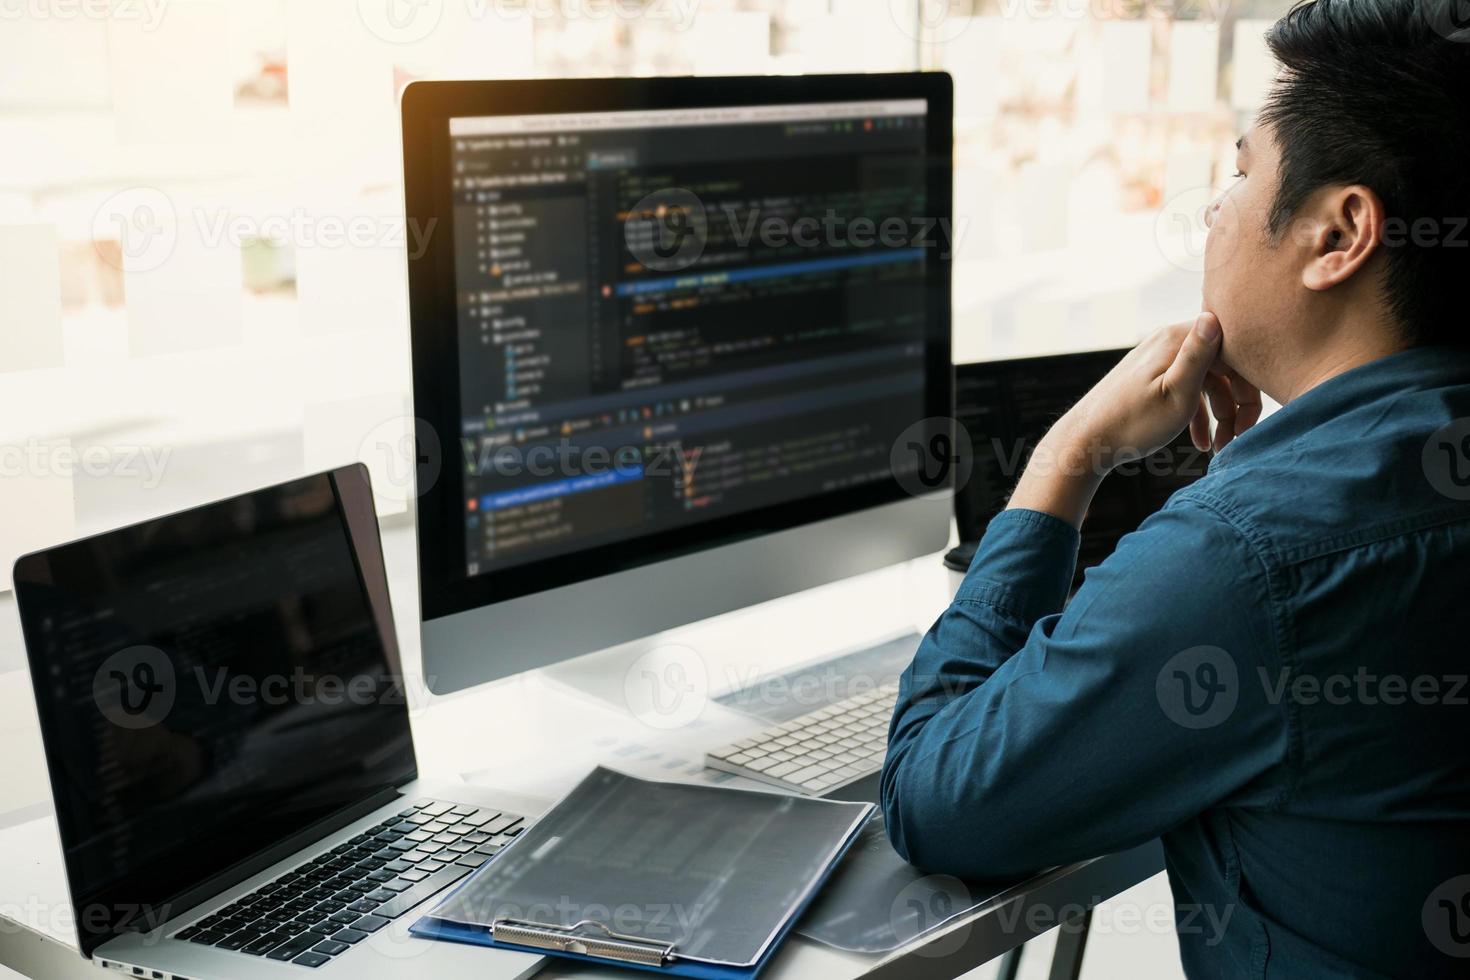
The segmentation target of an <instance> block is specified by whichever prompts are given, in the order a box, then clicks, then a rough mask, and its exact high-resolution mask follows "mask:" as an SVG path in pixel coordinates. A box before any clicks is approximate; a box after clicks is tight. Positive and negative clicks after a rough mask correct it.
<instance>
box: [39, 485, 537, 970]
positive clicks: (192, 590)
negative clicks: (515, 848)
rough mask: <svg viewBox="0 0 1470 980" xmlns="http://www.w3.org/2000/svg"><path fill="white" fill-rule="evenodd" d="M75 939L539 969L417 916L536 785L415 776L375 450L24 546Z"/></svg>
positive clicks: (126, 965)
mask: <svg viewBox="0 0 1470 980" xmlns="http://www.w3.org/2000/svg"><path fill="white" fill-rule="evenodd" d="M15 592H16V598H17V602H18V606H19V609H20V617H21V626H22V629H23V631H24V634H25V642H26V652H27V655H28V657H29V659H30V669H31V677H32V681H33V684H34V687H35V693H36V704H37V709H38V711H39V715H40V721H41V730H42V737H43V741H44V745H45V751H46V762H47V766H48V768H49V771H50V777H51V789H52V794H53V796H54V798H55V804H56V818H57V823H58V825H59V830H60V834H61V843H62V850H63V857H64V861H65V866H66V877H67V886H68V888H69V890H70V897H71V904H72V906H73V909H74V911H75V913H76V922H77V931H78V939H79V943H80V946H81V952H82V955H83V956H86V957H88V958H90V959H91V960H92V961H93V962H95V963H97V964H98V965H101V966H104V967H108V968H111V969H115V970H121V971H123V972H125V973H127V974H129V975H132V976H142V977H152V978H155V980H156V978H165V977H178V978H191V980H193V978H205V977H208V978H211V980H230V978H242V980H243V978H256V977H285V978H289V977H302V976H306V975H314V974H322V975H327V976H338V977H352V978H376V977H403V976H441V977H454V976H465V977H474V978H476V980H487V978H495V980H498V978H505V980H511V978H516V977H524V976H528V975H529V974H531V973H533V972H535V971H536V969H537V968H538V967H539V966H540V965H541V963H542V959H541V957H538V956H535V955H531V954H525V953H517V952H508V951H501V950H486V949H480V948H477V947H470V946H460V945H455V944H452V943H441V942H432V941H428V940H423V939H418V938H415V937H412V936H410V935H409V934H408V926H409V925H410V924H411V923H412V922H413V921H414V919H415V918H417V917H418V915H419V914H420V913H421V912H422V911H423V910H424V909H425V908H426V907H427V905H428V904H429V903H430V901H431V900H432V899H434V898H436V897H442V896H443V895H444V894H447V889H449V888H451V887H452V886H454V885H455V884H456V883H458V882H460V881H462V880H463V879H464V878H465V877H466V876H468V875H469V874H470V873H472V872H473V871H474V870H475V869H476V868H477V867H479V866H480V865H482V864H484V863H485V862H486V861H488V860H490V859H491V858H492V857H493V856H494V855H495V853H496V852H497V851H498V850H499V848H501V847H503V846H504V845H505V844H506V843H507V842H509V841H510V840H512V839H514V837H515V836H516V835H517V834H519V833H520V832H521V831H522V830H523V829H524V828H525V827H526V826H527V823H528V820H529V818H530V817H532V816H533V815H536V814H539V813H541V812H543V810H544V809H545V804H544V803H542V802H540V801H536V800H531V799H526V798H520V797H515V796H512V795H507V794H503V793H494V792H490V791H483V790H478V789H475V788H472V787H467V786H464V785H436V784H433V783H430V782H427V781H421V780H419V779H418V778H417V777H418V766H417V762H416V759H415V756H414V747H413V738H412V734H411V732H410V728H409V706H408V701H407V697H406V690H405V687H404V684H403V681H402V672H401V667H400V662H399V651H398V645H397V641H396V639H395V633H394V629H393V617H392V611H391V608H390V606H389V601H388V582H387V577H386V573H385V569H384V563H383V551H382V545H381V542H380V540H379V538H378V525H377V520H376V517H375V514H374V511H373V495H372V488H371V486H370V485H369V480H368V474H367V470H366V468H364V467H362V466H351V467H347V468H344V469H339V470H334V471H332V472H328V473H322V474H319V475H316V476H310V477H306V478H304V479H299V480H293V481H291V482H289V483H284V484H281V485H279V486H274V487H270V488H268V489H264V490H259V491H256V492H254V493H249V494H245V495H243V496H239V497H234V498H231V499H229V500H223V501H220V502H218V503H213V504H208V505H206V506H203V507H198V508H196V509H193V510H189V511H185V512H183V513H180V514H174V515H172V516H169V517H164V518H160V519H157V520H151V521H147V522H145V523H142V524H137V525H134V526H132V527H127V528H123V529H122V530H117V531H110V532H108V533H106V534H101V535H98V536H96V537H92V538H87V539H85V540H81V541H76V542H72V543H70V544H64V545H61V546H58V547H55V548H51V549H48V550H46V551H41V552H37V553H35V554H31V555H27V556H25V557H23V558H21V559H20V560H19V561H18V562H17V563H16V567H15Z"/></svg>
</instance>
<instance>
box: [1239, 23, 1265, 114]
mask: <svg viewBox="0 0 1470 980" xmlns="http://www.w3.org/2000/svg"><path fill="white" fill-rule="evenodd" d="M1272 23H1273V21H1269V20H1239V21H1236V22H1235V54H1234V56H1233V62H1232V65H1231V73H1230V104H1231V106H1233V107H1234V108H1236V109H1242V110H1251V109H1254V108H1256V107H1257V106H1259V105H1260V104H1261V102H1262V100H1263V99H1264V98H1265V95H1266V92H1267V90H1268V89H1269V88H1270V87H1271V81H1272V79H1273V78H1274V77H1275V73H1276V63H1275V61H1274V60H1273V59H1272V58H1271V53H1270V52H1269V51H1267V50H1266V38H1265V34H1266V30H1267V29H1268V28H1269V27H1270V26H1271V24H1272Z"/></svg>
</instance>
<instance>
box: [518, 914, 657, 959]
mask: <svg viewBox="0 0 1470 980" xmlns="http://www.w3.org/2000/svg"><path fill="white" fill-rule="evenodd" d="M490 935H491V936H492V937H493V938H494V939H495V940H496V941H497V942H505V943H510V944H512V945H515V946H530V947H532V948H534V949H545V950H550V951H551V952H556V953H577V954H580V955H583V956H592V957H596V958H597V959H605V960H617V961H619V962H623V963H637V964H639V965H641V966H663V965H665V964H666V963H668V961H669V960H671V959H673V957H674V944H673V943H656V942H651V941H650V940H647V939H642V938H640V937H638V936H625V935H622V934H621V933H616V932H613V931H612V930H611V929H609V928H608V927H607V926H605V925H603V924H602V923H601V922H594V921H592V920H591V919H583V920H582V921H581V922H578V923H576V924H575V925H571V926H563V925H547V924H545V923H542V922H529V921H527V920H525V919H496V920H495V921H494V922H492V923H491V924H490Z"/></svg>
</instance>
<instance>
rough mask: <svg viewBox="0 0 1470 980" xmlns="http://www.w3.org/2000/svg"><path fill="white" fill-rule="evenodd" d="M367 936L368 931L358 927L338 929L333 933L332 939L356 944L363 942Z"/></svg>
mask: <svg viewBox="0 0 1470 980" xmlns="http://www.w3.org/2000/svg"><path fill="white" fill-rule="evenodd" d="M367 937H368V934H367V933H365V932H359V931H358V930H356V929H338V930H337V931H336V932H334V933H332V939H334V940H335V941H337V942H339V943H352V944H354V945H355V944H357V943H360V942H362V941H363V940H364V939H366V938H367Z"/></svg>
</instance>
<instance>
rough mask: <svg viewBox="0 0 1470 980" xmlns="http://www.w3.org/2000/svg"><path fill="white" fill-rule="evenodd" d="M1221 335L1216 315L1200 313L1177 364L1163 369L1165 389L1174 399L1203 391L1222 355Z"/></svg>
mask: <svg viewBox="0 0 1470 980" xmlns="http://www.w3.org/2000/svg"><path fill="white" fill-rule="evenodd" d="M1220 338H1221V332H1220V321H1219V320H1217V319H1216V318H1215V314H1213V313H1201V314H1200V315H1199V317H1198V318H1197V319H1196V320H1195V321H1194V326H1193V327H1191V328H1190V331H1189V333H1188V335H1186V336H1185V338H1184V344H1183V346H1181V347H1180V348H1179V353H1178V354H1176V355H1175V357H1174V363H1173V364H1171V365H1170V366H1169V370H1167V371H1165V372H1164V376H1163V379H1162V380H1163V385H1164V391H1165V392H1166V393H1168V394H1170V395H1172V396H1173V397H1175V398H1181V399H1188V398H1193V397H1194V396H1195V395H1196V394H1198V393H1199V392H1200V391H1201V390H1203V389H1204V385H1205V376H1206V375H1207V374H1209V371H1210V367H1211V366H1212V365H1213V364H1214V363H1215V359H1216V358H1217V357H1219V356H1220ZM1176 404H1177V403H1176Z"/></svg>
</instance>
